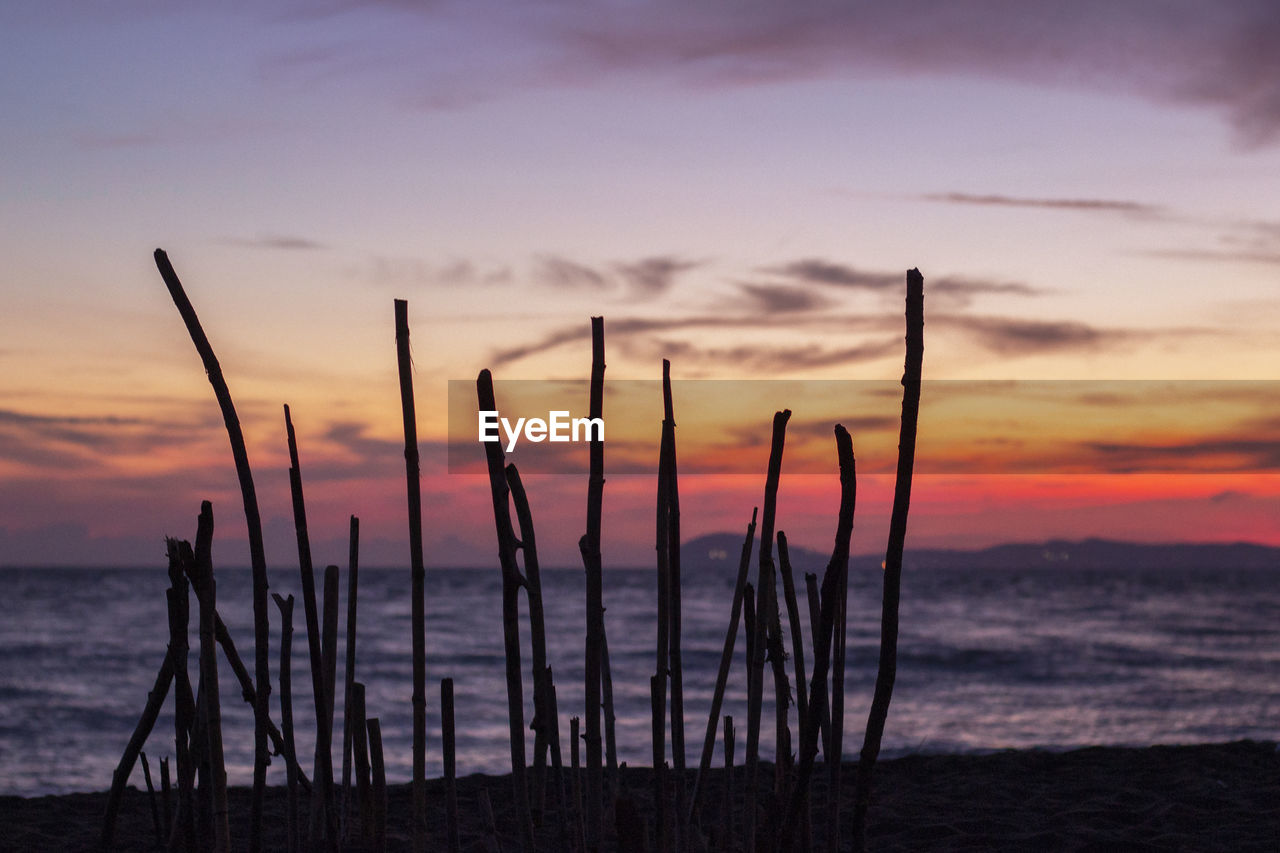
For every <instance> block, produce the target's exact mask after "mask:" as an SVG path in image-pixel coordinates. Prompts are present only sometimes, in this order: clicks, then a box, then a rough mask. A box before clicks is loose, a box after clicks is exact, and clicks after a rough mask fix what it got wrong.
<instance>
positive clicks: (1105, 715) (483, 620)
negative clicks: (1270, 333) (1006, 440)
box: [0, 556, 1280, 795]
mask: <svg viewBox="0 0 1280 853" xmlns="http://www.w3.org/2000/svg"><path fill="white" fill-rule="evenodd" d="M909 559H910V558H909V556H908V571H907V572H905V573H904V578H903V595H902V611H901V613H902V620H901V622H902V627H901V641H900V648H899V662H898V679H897V688H896V690H895V693H894V697H893V705H892V708H891V710H890V715H889V721H888V727H887V730H886V733H885V754H895V753H904V752H948V751H950V752H964V751H976V750H988V749H998V748H1005V747H1019V748H1026V747H1049V748H1065V747H1072V746H1082V745H1089V744H1125V745H1145V744H1152V743H1195V742H1209V741H1224V740H1232V739H1238V738H1258V739H1265V740H1275V739H1277V738H1278V737H1280V677H1278V676H1280V574H1277V573H1276V571H1274V570H1271V571H1268V570H1264V569H1239V570H1226V571H1224V570H1221V569H1214V570H1210V569H1177V570H1169V569H1166V570H1153V569H1108V570H1100V569H1083V568H1071V569H1068V568H1065V567H1055V568H1052V569H1048V568H1043V567H1040V568H1035V569H1027V570H1017V569H1010V568H991V569H985V570H970V569H966V570H963V571H962V570H959V569H945V568H944V569H929V570H918V571H913V570H911V569H910V565H909ZM543 578H544V580H543V583H544V598H545V602H546V618H547V631H548V643H549V659H550V663H551V665H552V667H553V668H554V672H555V680H556V685H557V693H558V697H559V704H560V710H561V732H562V735H561V736H562V739H563V742H564V743H565V747H566V759H565V760H566V762H567V760H568V756H567V741H568V730H569V717H570V716H571V715H581V714H582V702H583V691H582V675H583V641H584V624H585V623H584V605H583V598H584V589H583V588H584V578H583V573H582V571H581V569H565V570H544V572H543ZM359 579H360V590H359V603H360V608H359V617H358V620H359V621H358V626H359V635H358V638H357V655H356V660H357V663H356V670H357V678H358V679H359V680H361V681H363V682H364V683H365V684H366V685H367V705H368V712H369V715H370V716H377V717H378V718H379V719H380V720H381V722H382V728H383V733H384V741H385V751H386V759H387V773H388V778H389V779H390V780H391V781H393V782H394V781H406V780H408V778H409V776H410V769H411V743H412V724H411V704H410V695H411V692H412V675H411V665H410V654H409V649H410V598H409V573H408V571H407V570H404V569H398V570H392V569H363V570H362V571H361V573H360V578H359ZM798 580H799V579H798ZM249 581H250V573H249V572H248V570H246V569H241V570H231V569H226V570H220V571H219V573H218V599H219V610H220V612H221V614H222V616H223V618H224V620H225V621H226V623H227V625H228V626H229V630H230V632H231V634H232V637H233V638H234V639H235V641H236V644H237V646H238V648H239V650H240V653H241V656H242V657H243V658H244V660H245V661H246V664H247V665H248V666H249V668H250V670H251V671H252V667H253V663H252V661H253V644H252V640H253V631H252V621H253V620H252V606H251V594H250V584H249ZM319 581H320V578H319V577H317V585H318V586H322V584H320V582H319ZM271 585H272V591H274V592H280V593H281V594H288V593H293V594H294V595H295V597H296V598H297V599H298V600H297V602H296V603H295V608H294V628H295V636H294V645H293V661H294V668H293V674H294V678H293V682H294V709H295V710H294V714H295V719H296V720H297V721H298V726H299V737H298V743H299V755H300V756H303V757H304V760H303V764H304V766H305V767H306V768H307V769H308V772H310V764H311V762H310V755H311V751H312V748H313V747H312V743H313V741H312V740H311V738H310V737H309V731H310V729H311V726H310V725H309V723H310V721H312V720H313V719H314V717H313V713H314V711H313V709H312V704H311V701H312V700H311V690H310V679H309V676H308V675H307V670H306V663H307V659H308V653H307V640H306V633H305V620H304V615H303V609H302V604H301V595H300V588H301V584H300V581H299V578H298V573H297V571H296V570H293V571H273V572H272V573H271ZM167 586H168V578H167V574H166V572H165V571H164V570H163V569H160V568H157V569H110V570H106V569H8V570H3V571H0V601H2V602H3V611H0V612H3V617H0V794H19V795H36V794H45V793H62V792H70V791H88V790H102V789H105V788H107V787H108V786H109V785H110V782H111V774H112V770H113V769H114V767H115V764H116V762H117V761H118V760H119V756H120V753H121V751H122V750H123V748H124V746H125V744H126V742H127V741H128V739H129V736H130V733H131V732H132V731H133V727H134V725H135V724H136V722H137V720H138V716H139V714H140V712H141V711H142V708H143V705H144V703H145V701H146V696H147V691H148V690H150V689H151V685H152V682H153V681H154V679H155V674H156V672H157V670H158V669H159V667H160V664H161V662H162V660H163V657H164V654H165V647H166V643H167V639H168V637H167V622H166V615H165V613H166V609H165V593H164V591H165V588H166V587H167ZM341 587H342V590H343V592H342V598H343V602H342V605H341V608H340V611H339V612H340V613H342V614H343V618H344V619H345V612H346V603H345V595H346V592H345V590H346V578H345V573H344V576H343V580H342V584H341ZM731 594H732V578H731V577H730V576H729V574H728V573H723V572H703V573H700V574H693V573H690V574H687V575H686V577H685V579H684V621H683V630H684V666H685V710H686V742H687V751H688V760H689V762H690V763H691V764H692V763H695V762H696V761H697V755H698V753H699V751H700V749H701V744H702V738H703V732H704V731H705V727H706V725H707V713H708V709H709V707H710V700H711V690H712V686H713V682H714V677H715V668H716V666H717V664H718V662H719V656H720V648H721V645H722V643H723V640H724V631H725V628H726V626H727V623H728V616H729V607H730V601H731ZM604 595H605V604H606V607H607V612H606V616H605V619H606V624H607V631H608V637H609V651H610V655H611V658H612V669H613V684H614V700H615V704H616V714H617V736H618V753H619V758H620V759H621V760H623V761H627V762H629V763H632V764H646V765H647V764H648V763H649V761H650V760H649V755H650V735H649V731H650V726H649V676H650V675H651V674H652V673H653V671H654V663H655V662H654V640H655V631H656V629H655V607H654V596H655V576H654V572H653V571H652V570H608V571H606V573H605V587H604ZM801 595H802V596H803V589H802V590H801ZM192 601H193V605H192V611H193V620H194V618H195V612H196V611H195V604H194V597H193V599H192ZM426 606H427V616H428V624H427V634H428V636H427V653H428V662H427V678H428V703H427V704H428V744H427V748H428V765H427V770H428V774H429V775H439V774H440V773H441V760H440V730H439V725H440V722H439V720H440V718H439V708H440V703H439V681H440V679H441V678H444V677H452V678H453V679H454V682H455V695H456V709H457V711H456V715H457V721H458V731H457V749H458V772H459V774H460V775H465V774H468V773H474V772H485V773H502V772H506V771H507V770H508V769H509V761H510V758H509V755H510V752H509V749H510V747H509V739H508V738H509V735H508V726H507V717H506V708H507V701H506V686H505V680H504V659H503V646H502V629H501V595H500V579H499V573H498V571H497V569H494V570H491V571H484V570H462V569H458V570H429V571H428V573H427V604H426ZM522 606H523V599H522ZM879 609H880V573H879V572H878V571H877V570H874V569H867V568H863V569H856V570H855V571H854V572H853V573H852V575H851V579H850V596H849V617H850V626H849V631H848V649H849V651H848V664H847V678H846V717H845V732H846V734H845V753H846V756H855V755H856V754H857V751H858V749H859V748H860V746H861V743H862V732H863V729H864V727H865V724H866V711H867V705H868V703H869V700H870V696H871V687H872V683H873V681H874V678H875V665H876V655H877V650H878V644H879ZM801 610H802V619H803V622H804V630H805V631H806V632H807V631H808V620H807V618H804V617H805V616H806V615H807V607H805V605H804V603H803V601H802V603H801ZM271 621H272V631H273V636H272V640H271V663H272V675H273V679H274V678H275V676H276V674H277V672H276V666H277V661H278V655H279V624H280V620H279V614H278V611H276V609H275V606H274V604H273V605H272V619H271ZM193 627H194V621H193ZM788 644H789V640H788ZM191 645H192V658H191V663H190V666H191V671H192V672H193V673H195V672H196V671H197V660H196V654H195V652H196V646H197V638H196V636H195V633H194V630H193V633H192V638H191ZM522 648H523V654H524V655H525V659H524V668H525V684H524V691H525V694H524V695H525V706H526V725H527V720H528V719H529V718H530V717H531V716H532V700H531V693H532V685H531V682H530V681H529V676H528V654H529V643H528V636H527V633H526V635H525V637H524V642H523V645H522ZM735 654H736V657H735V664H734V668H733V671H732V673H731V676H730V681H729V693H728V697H727V700H726V704H725V708H724V711H723V713H727V714H732V715H733V716H734V718H735V722H736V723H737V725H738V729H739V733H740V736H741V735H742V734H743V733H744V731H745V727H746V724H745V720H746V711H745V698H744V697H745V663H744V647H743V643H742V637H741V635H740V636H739V642H738V644H737V649H736V653H735ZM344 657H345V651H344V649H343V643H342V641H340V642H339V658H338V660H339V676H338V677H339V684H341V679H342V669H341V668H342V663H341V662H342V661H343V660H344ZM806 667H807V668H809V669H811V667H812V660H809V659H806ZM219 672H220V682H221V695H222V701H223V724H224V735H223V740H224V744H225V751H226V760H227V770H228V777H229V780H230V781H231V782H232V783H233V784H237V783H238V784H247V783H248V782H249V781H250V779H251V772H252V760H253V754H252V753H253V737H252V713H251V709H250V708H249V706H248V705H246V704H245V703H244V702H243V701H242V700H241V697H240V691H239V688H238V685H237V684H236V683H235V681H234V677H233V676H232V675H231V672H230V668H229V667H228V666H227V665H226V663H225V660H223V659H221V658H220V659H219ZM771 684H772V682H771V681H767V682H766V685H767V687H768V689H766V691H765V693H766V706H765V712H764V713H765V717H764V719H765V720H766V721H771V720H772V714H773V709H772V704H771V697H772V687H771ZM341 692H342V691H341V688H339V690H338V694H339V695H338V703H339V710H338V712H337V714H336V719H337V720H338V721H339V725H340V721H341V718H342V717H341V702H342V696H341ZM278 698H279V693H278V689H276V690H274V691H273V694H272V716H273V718H274V719H276V720H277V721H278V719H279V714H278V705H277V704H276V702H277V701H278ZM171 708H172V700H171V698H170V701H169V703H168V704H167V705H166V710H165V713H163V714H162V715H161V717H160V720H159V722H158V723H157V725H156V728H155V730H154V732H153V734H152V736H151V740H150V742H149V743H148V745H147V748H146V752H147V753H148V755H149V757H150V758H151V760H152V762H153V772H158V768H156V767H155V764H156V763H157V762H158V759H159V758H160V757H161V756H163V755H170V754H172V752H173V735H172V732H173V718H172V712H171ZM792 715H793V716H792V720H793V726H794V710H793V711H792ZM762 728H763V731H762V738H761V740H762V744H763V746H762V755H764V756H766V757H771V756H772V755H773V747H772V732H773V728H772V725H771V724H767V725H765V726H763V727H762ZM740 739H741V737H740ZM335 742H336V743H337V744H339V746H340V744H341V742H342V741H341V735H340V729H339V733H338V734H336V735H335ZM526 742H527V745H526V748H527V749H528V750H529V751H530V752H531V751H532V736H531V734H530V735H529V736H527V738H526ZM335 754H336V755H337V756H338V757H337V758H336V760H335V764H336V766H338V767H341V758H340V749H338V750H335ZM741 755H742V747H741V746H739V750H738V756H739V760H741ZM718 760H719V750H718V748H717V761H718ZM269 772H270V775H269V781H271V783H273V784H277V783H283V781H284V769H283V763H282V762H281V761H280V760H279V759H276V760H275V761H273V763H272V765H271V768H270V771H269ZM133 782H134V783H135V784H138V785H141V784H142V773H141V768H138V769H136V770H135V771H134V776H133Z"/></svg>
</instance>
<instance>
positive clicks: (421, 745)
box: [395, 299, 427, 853]
mask: <svg viewBox="0 0 1280 853" xmlns="http://www.w3.org/2000/svg"><path fill="white" fill-rule="evenodd" d="M395 315H396V365H397V368H398V371H399V374H400V410H401V414H402V416H403V420H404V470H405V483H406V487H407V490H408V504H409V562H410V573H411V578H412V584H413V589H412V591H411V593H410V595H411V596H412V621H413V628H412V630H413V851H414V853H424V851H425V850H426V849H427V610H426V607H427V604H426V569H425V567H424V564H423V555H422V485H421V482H420V478H421V472H420V469H419V464H418V419H417V415H416V413H415V411H414V402H413V358H412V355H411V354H410V352H409V303H408V302H406V301H405V300H403V299H397V300H395Z"/></svg>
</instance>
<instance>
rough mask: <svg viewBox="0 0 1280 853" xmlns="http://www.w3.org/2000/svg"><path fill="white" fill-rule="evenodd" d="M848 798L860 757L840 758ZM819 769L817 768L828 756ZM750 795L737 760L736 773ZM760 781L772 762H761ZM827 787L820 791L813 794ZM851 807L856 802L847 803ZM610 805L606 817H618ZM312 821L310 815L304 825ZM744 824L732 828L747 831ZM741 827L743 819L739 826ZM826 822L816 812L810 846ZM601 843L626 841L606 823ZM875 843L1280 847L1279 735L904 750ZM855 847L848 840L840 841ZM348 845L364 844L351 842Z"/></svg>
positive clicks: (49, 833)
mask: <svg viewBox="0 0 1280 853" xmlns="http://www.w3.org/2000/svg"><path fill="white" fill-rule="evenodd" d="M843 770H844V779H845V782H844V797H845V799H850V800H851V796H852V789H853V771H854V765H853V764H847V765H846V766H845V767H844V768H843ZM818 771H819V772H818V773H817V774H816V776H818V777H821V776H822V775H823V774H822V768H821V766H819V768H818ZM735 777H736V780H737V781H736V784H737V785H738V789H739V807H740V804H741V799H740V798H741V791H740V788H741V780H742V777H743V772H742V768H741V767H739V768H738V769H737V771H736V773H735ZM762 778H763V779H766V780H768V779H772V770H771V769H770V768H769V767H768V765H762ZM722 782H723V776H722V774H721V773H720V772H716V773H715V774H713V778H712V779H711V780H710V785H709V787H708V789H707V794H708V796H707V800H706V803H707V807H706V809H705V814H706V818H705V820H704V826H705V827H706V828H707V829H708V830H709V831H710V834H711V838H710V840H711V842H712V847H711V849H720V848H719V847H718V846H716V844H718V842H719V838H718V835H719V832H720V828H721V827H722V825H723V820H722V817H721V808H722V803H723V788H722ZM458 784H459V799H460V811H461V815H462V839H463V845H462V846H463V849H464V850H486V849H489V848H488V847H486V839H487V836H486V833H485V832H484V830H483V827H482V824H481V821H480V815H479V809H478V807H477V806H476V802H477V795H478V793H479V792H480V791H481V790H488V791H489V793H490V797H491V799H492V801H493V804H494V808H495V809H496V811H497V819H498V829H499V834H500V836H501V842H502V847H503V849H504V850H506V851H511V850H517V849H519V846H518V844H517V836H516V833H515V827H514V822H513V820H512V817H513V812H512V810H511V808H510V803H511V801H512V797H511V790H510V784H511V783H510V779H509V778H508V777H492V776H482V775H474V776H468V777H465V778H463V779H461V780H459V783H458ZM651 784H652V783H651V774H650V771H648V770H647V769H644V768H627V769H625V770H624V771H623V773H622V787H623V790H624V791H625V792H627V793H628V794H629V796H630V798H631V800H632V802H633V804H634V805H635V806H636V808H637V809H638V810H639V812H640V813H641V814H642V815H645V816H646V817H647V818H648V819H649V821H650V822H651V820H652V817H651V815H652V809H651V806H652V797H651V787H650V786H651ZM443 790H444V789H443V783H442V782H441V780H438V779H437V780H431V781H429V783H428V796H429V809H430V816H429V823H430V827H431V832H432V835H433V837H432V839H431V844H430V849H432V850H443V849H445V847H444V829H443V827H444V814H443V802H444V794H443ZM824 792H825V786H823V785H820V784H819V785H818V787H817V791H816V793H817V803H818V804H820V803H821V802H822V795H823V793H824ZM230 801H231V816H232V822H231V831H232V845H233V849H244V845H245V839H246V832H247V819H248V818H247V814H248V803H249V791H248V790H247V789H245V788H234V789H232V791H231V792H230ZM105 802H106V795H105V793H95V794H70V795H64V796H49V797H31V798H20V797H3V798H0V850H5V851H9V850H13V851H40V850H93V849H97V839H98V834H99V832H100V830H101V823H102V813H103V808H104V805H105ZM409 802H410V801H409V790H408V786H403V785H396V786H392V787H391V789H390V791H389V809H388V810H389V814H390V818H389V821H390V823H389V829H388V833H389V838H388V849H390V850H407V849H409V845H408V841H409V825H408V815H409V810H410V809H409ZM268 809H269V814H270V819H269V820H268V821H267V836H266V842H267V849H271V850H279V849H284V844H285V834H284V833H285V821H284V811H285V796H284V791H283V790H282V789H272V790H271V791H270V793H269V799H268ZM844 814H845V817H846V819H847V817H848V809H847V808H846V809H845V810H844ZM612 815H613V812H612V810H610V812H609V816H610V820H611V821H612ZM304 825H305V823H304ZM740 825H741V822H740V821H739V822H738V824H737V826H739V827H740ZM555 826H556V822H555V820H554V818H552V817H549V818H548V820H547V825H546V826H544V827H543V828H542V829H541V830H540V831H539V840H540V846H541V847H542V849H546V850H559V849H561V845H560V844H559V842H558V836H557V833H556V829H555ZM739 831H740V829H739ZM116 838H117V849H120V850H148V849H154V848H155V836H154V830H153V827H152V821H151V812H150V808H149V805H148V802H147V797H146V794H145V793H143V792H138V791H136V790H133V789H130V790H129V791H128V792H127V796H126V797H125V799H124V803H123V807H122V811H121V814H120V819H119V824H118V830H117V835H116ZM821 838H822V822H821V820H819V819H818V816H817V811H816V810H815V820H814V842H815V847H816V845H817V843H818V842H820V841H821ZM606 841H607V843H606V845H605V849H607V850H614V849H617V846H616V843H617V839H616V837H615V833H614V832H613V831H612V823H611V824H610V831H609V833H608V838H607V840H606ZM868 842H869V847H870V848H871V849H872V850H890V851H897V850H901V851H908V850H1132V851H1141V850H1197V851H1199V850H1206V851H1207V850H1222V851H1242V850H1276V849H1280V752H1278V751H1277V747H1276V745H1275V744H1272V743H1259V742H1252V741H1243V742H1239V743H1231V744H1223V745H1201V746H1177V747H1163V746H1156V747H1147V748H1142V749H1123V748H1103V747H1095V748H1090V749H1082V750H1075V751H1071V752H1065V753H1050V752H1039V751H1010V752H1002V753H995V754H991V755H982V756H972V755H970V756H950V755H937V756H909V757H906V758H900V759H896V760H892V761H883V762H881V763H880V764H879V765H878V766H877V768H876V784H875V797H874V800H873V803H872V807H871V813H870V819H869V828H868ZM845 846H846V848H847V844H846V845H845ZM349 849H361V848H359V847H351V848H349Z"/></svg>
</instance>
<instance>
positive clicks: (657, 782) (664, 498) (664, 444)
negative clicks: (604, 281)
mask: <svg viewBox="0 0 1280 853" xmlns="http://www.w3.org/2000/svg"><path fill="white" fill-rule="evenodd" d="M663 373H664V376H665V375H667V362H666V361H665V360H664V361H663ZM668 387H669V386H668V383H666V382H664V383H663V390H664V391H665V390H666V389H667V388H668ZM672 429H673V424H672V422H671V420H670V419H668V418H666V417H665V416H664V418H663V421H662V434H661V438H660V439H659V443H658V498H657V507H656V520H655V522H654V548H655V549H656V550H657V568H658V608H657V610H658V612H657V628H658V636H657V641H656V643H655V651H656V655H655V657H656V663H655V668H656V672H655V674H654V677H653V678H652V679H651V680H650V683H649V692H650V698H649V701H650V711H651V713H652V715H653V719H652V722H651V727H652V729H653V796H654V819H655V822H656V826H657V831H656V832H655V834H654V840H655V844H656V845H657V849H658V850H659V851H664V850H666V849H667V836H668V825H667V823H668V822H667V815H666V809H667V788H666V774H665V773H664V772H663V765H664V763H665V762H666V755H667V746H666V736H667V728H666V719H667V717H666V715H667V678H668V676H669V674H670V669H669V668H670V666H671V650H670V646H671V534H670V531H669V525H670V523H671V461H670V454H671V451H672V449H673V445H674V441H672V440H671V432H672Z"/></svg>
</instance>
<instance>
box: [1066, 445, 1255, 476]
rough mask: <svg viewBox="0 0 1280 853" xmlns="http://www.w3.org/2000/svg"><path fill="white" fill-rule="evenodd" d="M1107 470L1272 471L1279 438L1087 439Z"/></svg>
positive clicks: (1085, 446)
mask: <svg viewBox="0 0 1280 853" xmlns="http://www.w3.org/2000/svg"><path fill="white" fill-rule="evenodd" d="M1083 446H1084V448H1085V449H1086V450H1089V451H1091V452H1093V453H1095V454H1097V455H1098V456H1100V457H1101V458H1102V460H1103V463H1104V465H1105V466H1106V467H1107V469H1108V470H1110V471H1117V472H1129V471H1147V470H1153V469H1163V470H1174V471H1196V470H1209V471H1275V470H1277V469H1280V440H1277V439H1275V438H1261V439H1245V438H1218V439H1205V440H1201V441H1188V442H1179V443H1174V444H1164V445H1144V444H1119V443H1109V442H1086V443H1085V444H1084V445H1083Z"/></svg>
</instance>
